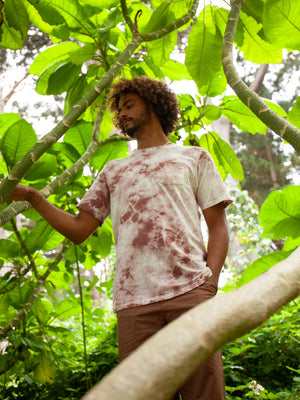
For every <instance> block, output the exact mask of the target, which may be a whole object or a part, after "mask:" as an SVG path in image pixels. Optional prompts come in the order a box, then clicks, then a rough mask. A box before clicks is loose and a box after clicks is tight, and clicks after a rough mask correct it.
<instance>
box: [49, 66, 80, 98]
mask: <svg viewBox="0 0 300 400" xmlns="http://www.w3.org/2000/svg"><path fill="white" fill-rule="evenodd" d="M80 71H81V65H74V64H72V63H70V62H68V63H64V64H61V65H59V66H58V67H57V68H56V69H55V70H54V71H53V72H52V74H51V75H50V76H49V79H48V85H47V91H46V94H62V93H63V92H66V91H67V90H69V89H70V88H71V87H72V86H73V84H74V82H76V80H77V78H78V75H79V74H80Z"/></svg>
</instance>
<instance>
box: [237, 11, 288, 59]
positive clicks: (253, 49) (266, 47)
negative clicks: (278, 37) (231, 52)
mask: <svg viewBox="0 0 300 400" xmlns="http://www.w3.org/2000/svg"><path fill="white" fill-rule="evenodd" d="M240 20H241V21H242V23H243V27H244V41H243V45H242V46H240V50H241V51H242V52H243V54H244V58H245V60H248V61H251V62H253V63H257V64H263V63H265V64H268V63H270V64H280V63H281V62H282V51H281V50H279V49H277V48H276V47H274V46H273V45H272V44H270V43H268V42H266V41H265V40H263V39H261V37H260V36H259V35H258V32H259V31H260V30H261V29H262V25H261V24H258V23H257V22H256V21H255V19H254V18H252V17H249V16H247V15H246V14H244V13H243V12H241V13H240Z"/></svg>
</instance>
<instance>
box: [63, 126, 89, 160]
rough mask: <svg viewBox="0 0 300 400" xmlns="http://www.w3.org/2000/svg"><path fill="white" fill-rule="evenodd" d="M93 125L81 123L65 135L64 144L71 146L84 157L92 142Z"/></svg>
mask: <svg viewBox="0 0 300 400" xmlns="http://www.w3.org/2000/svg"><path fill="white" fill-rule="evenodd" d="M92 133H93V124H92V123H90V122H85V121H79V122H77V123H76V124H74V125H73V126H72V127H71V128H70V129H69V130H68V131H67V133H66V134H65V136H64V142H65V143H69V144H71V145H72V146H73V147H74V148H75V149H76V150H77V151H78V153H79V154H80V155H82V154H83V153H84V152H85V151H86V149H87V147H88V145H89V144H90V142H91V140H92Z"/></svg>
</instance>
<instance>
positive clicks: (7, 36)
mask: <svg viewBox="0 0 300 400" xmlns="http://www.w3.org/2000/svg"><path fill="white" fill-rule="evenodd" d="M28 28H29V19H28V15H27V11H26V8H25V7H24V4H23V2H22V1H20V0H6V1H5V2H4V8H3V22H2V24H1V26H0V38H1V40H0V46H2V47H5V48H9V49H12V50H17V49H21V48H22V47H23V44H24V39H25V38H26V36H27V31H28Z"/></svg>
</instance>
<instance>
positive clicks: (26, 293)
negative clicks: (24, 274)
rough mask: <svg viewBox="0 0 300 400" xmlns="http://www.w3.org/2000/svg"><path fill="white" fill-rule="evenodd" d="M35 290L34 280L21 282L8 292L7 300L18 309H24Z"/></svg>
mask: <svg viewBox="0 0 300 400" xmlns="http://www.w3.org/2000/svg"><path fill="white" fill-rule="evenodd" d="M32 292H33V287H32V282H27V281H26V282H24V281H22V282H20V284H19V285H18V286H17V287H15V288H14V289H13V290H11V291H10V292H9V293H7V300H8V302H9V304H10V305H11V306H13V307H14V308H15V309H16V310H22V308H23V307H24V306H25V304H26V303H27V302H28V300H29V297H30V296H31V294H32Z"/></svg>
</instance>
